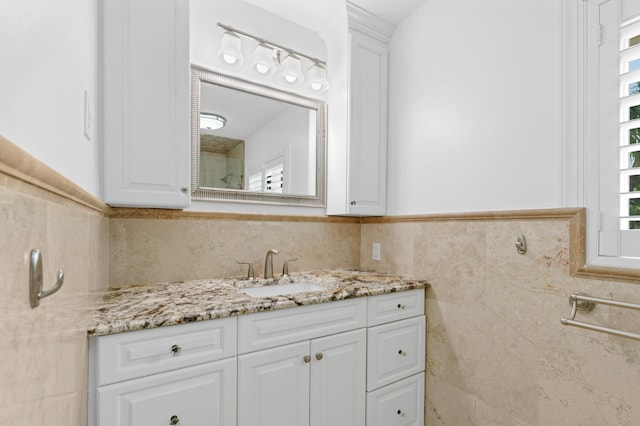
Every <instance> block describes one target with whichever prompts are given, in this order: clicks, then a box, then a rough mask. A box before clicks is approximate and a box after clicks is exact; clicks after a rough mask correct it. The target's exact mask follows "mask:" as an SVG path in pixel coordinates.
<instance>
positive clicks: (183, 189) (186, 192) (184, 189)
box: [180, 186, 189, 194]
mask: <svg viewBox="0 0 640 426" xmlns="http://www.w3.org/2000/svg"><path fill="white" fill-rule="evenodd" d="M180 191H182V193H183V194H188V193H189V188H187V187H186V186H183V187H182V188H180Z"/></svg>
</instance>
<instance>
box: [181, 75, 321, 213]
mask: <svg viewBox="0 0 640 426" xmlns="http://www.w3.org/2000/svg"><path fill="white" fill-rule="evenodd" d="M326 145H327V144H326V106H325V103H324V102H322V101H319V100H314V99H309V98H305V97H303V96H299V95H296V94H292V93H289V92H283V91H280V90H278V89H274V88H270V87H267V86H262V85H259V84H256V83H252V82H248V81H246V80H241V79H238V78H235V77H231V76H228V75H224V74H220V73H217V72H214V71H210V70H207V69H204V68H201V67H197V66H192V67H191V187H192V198H193V199H194V200H210V201H215V200H217V201H241V202H253V203H268V204H285V205H296V206H313V207H323V206H324V205H325V168H326V165H325V162H326V160H325V158H326V155H325V152H326Z"/></svg>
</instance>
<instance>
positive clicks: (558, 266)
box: [361, 219, 640, 426]
mask: <svg viewBox="0 0 640 426" xmlns="http://www.w3.org/2000/svg"><path fill="white" fill-rule="evenodd" d="M361 232H362V250H361V264H362V266H363V267H366V268H371V269H374V270H380V271H386V272H395V273H398V274H401V275H406V276H411V277H414V278H424V279H427V280H429V281H430V283H431V285H432V287H431V289H430V290H429V291H428V294H427V304H426V312H427V386H426V388H427V391H426V424H427V425H429V426H438V425H448V426H460V425H476V426H481V425H487V426H489V425H491V426H496V425H505V426H507V425H509V426H516V425H522V426H524V425H526V426H533V425H535V426H550V425H554V426H555V425H562V426H572V425H575V426H585V425H594V426H595V425H598V426H602V425H637V424H640V392H639V391H638V383H640V342H637V341H633V340H628V339H623V338H618V337H614V336H610V335H605V334H600V333H596V332H592V331H587V330H582V329H578V328H575V327H569V326H563V325H562V324H561V323H560V318H561V317H563V316H568V315H569V313H570V306H569V301H568V297H569V295H570V294H571V293H573V292H576V291H580V292H583V293H589V294H591V295H592V296H594V297H602V298H612V299H617V300H623V301H629V302H634V303H640V284H627V283H621V282H604V281H597V280H591V279H589V280H586V279H579V278H572V277H571V276H570V275H569V261H570V259H569V246H570V244H569V242H570V224H569V220H505V219H487V220H469V221H465V220H433V221H423V222H405V223H403V222H398V223H366V221H365V224H363V226H362V231H361ZM518 234H524V235H525V237H526V240H527V243H528V252H527V253H526V254H525V255H519V254H518V253H517V252H516V248H515V246H514V244H515V241H516V237H517V235H518ZM373 242H380V243H381V247H382V258H381V260H380V261H379V262H377V261H373V260H371V244H372V243H373ZM577 319H579V320H582V321H585V322H593V323H596V324H601V325H605V326H609V327H614V328H620V329H623V330H628V331H635V332H640V312H638V311H628V310H625V309H622V310H621V309H620V308H609V307H606V306H602V305H600V306H598V307H597V309H596V310H595V311H594V312H593V313H590V314H586V315H583V314H579V315H578V317H577Z"/></svg>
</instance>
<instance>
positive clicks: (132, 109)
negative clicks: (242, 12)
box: [100, 0, 190, 208]
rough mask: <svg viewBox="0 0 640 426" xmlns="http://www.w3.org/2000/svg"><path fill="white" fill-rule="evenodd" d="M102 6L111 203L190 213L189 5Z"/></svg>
mask: <svg viewBox="0 0 640 426" xmlns="http://www.w3.org/2000/svg"><path fill="white" fill-rule="evenodd" d="M100 5H101V11H100V13H101V24H102V25H101V31H102V34H101V56H102V57H101V62H102V98H103V117H102V118H103V121H102V145H103V194H104V201H105V202H106V203H108V204H110V205H113V206H130V207H160V208H184V207H187V206H189V205H190V195H189V193H190V191H189V181H190V175H189V164H190V145H189V140H190V139H189V131H190V130H189V128H190V126H189V13H188V12H189V10H188V0H104V1H102V2H100Z"/></svg>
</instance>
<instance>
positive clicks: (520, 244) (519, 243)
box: [516, 234, 527, 254]
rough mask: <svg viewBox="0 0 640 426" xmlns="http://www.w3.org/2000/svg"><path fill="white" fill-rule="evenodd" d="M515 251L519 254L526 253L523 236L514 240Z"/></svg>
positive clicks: (525, 242) (525, 241)
mask: <svg viewBox="0 0 640 426" xmlns="http://www.w3.org/2000/svg"><path fill="white" fill-rule="evenodd" d="M516 250H518V253H519V254H525V253H526V252H527V240H525V239H524V235H522V234H520V235H518V238H517V240H516Z"/></svg>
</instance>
